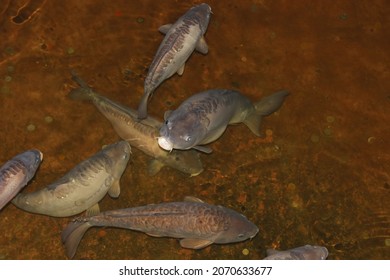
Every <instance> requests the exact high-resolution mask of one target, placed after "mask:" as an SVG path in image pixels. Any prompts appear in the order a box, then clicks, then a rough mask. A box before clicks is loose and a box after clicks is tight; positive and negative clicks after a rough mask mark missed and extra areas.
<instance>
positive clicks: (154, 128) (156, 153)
mask: <svg viewBox="0 0 390 280" xmlns="http://www.w3.org/2000/svg"><path fill="white" fill-rule="evenodd" d="M73 79H74V80H75V81H76V82H77V83H78V84H79V85H80V86H81V87H80V88H76V89H74V90H72V91H71V92H70V97H71V98H73V99H87V100H91V101H92V102H93V104H94V105H95V106H96V108H97V109H98V110H99V111H100V112H101V113H102V114H103V115H104V116H105V117H106V118H107V119H108V120H109V121H110V123H111V125H112V126H113V128H114V130H115V131H116V133H117V134H118V135H119V136H120V137H121V138H122V139H123V140H126V141H128V142H129V143H130V145H131V146H132V147H135V148H137V149H139V150H141V151H143V152H144V153H146V154H147V155H149V156H151V157H153V160H152V161H151V163H150V165H149V167H148V173H149V174H150V175H154V174H156V173H157V172H159V171H160V169H161V168H162V167H163V166H170V167H172V168H174V169H176V170H179V171H181V172H184V173H186V174H190V175H191V176H196V175H198V174H200V173H201V172H202V171H203V165H202V162H201V161H200V157H199V153H197V152H196V151H172V152H171V153H169V152H167V151H165V150H163V149H161V148H160V147H159V145H158V143H157V137H158V130H159V128H160V127H161V126H162V123H161V122H160V121H158V120H156V119H154V118H152V117H150V116H148V117H147V118H146V119H143V120H141V121H140V120H138V119H137V112H136V111H135V110H132V109H130V108H128V107H125V106H122V105H120V104H118V103H115V102H113V101H111V100H109V99H108V98H105V97H103V96H101V95H99V94H97V93H96V92H94V91H93V90H92V89H91V88H90V87H88V85H87V84H86V83H85V82H84V81H83V80H81V79H80V78H79V77H78V76H76V74H75V73H73Z"/></svg>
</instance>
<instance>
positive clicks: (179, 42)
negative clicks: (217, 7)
mask: <svg viewBox="0 0 390 280" xmlns="http://www.w3.org/2000/svg"><path fill="white" fill-rule="evenodd" d="M210 14H211V8H210V6H209V5H207V4H206V3H203V4H200V5H198V6H195V7H192V8H191V9H190V10H188V11H187V12H186V13H185V14H184V15H183V16H181V17H180V18H179V19H178V20H177V21H176V22H175V23H174V24H167V25H163V26H161V27H160V29H159V30H160V32H162V33H164V34H166V35H165V37H164V40H163V41H162V42H161V44H160V47H159V48H158V50H157V53H156V55H155V57H154V59H153V61H152V63H151V65H150V67H149V71H148V74H147V76H146V78H145V85H144V95H143V96H142V99H141V102H140V104H139V107H138V119H144V118H146V116H147V103H148V99H149V97H150V96H151V95H152V94H153V92H154V90H155V89H156V88H157V87H158V86H159V85H160V84H161V83H162V82H163V81H164V80H166V79H168V78H170V77H171V76H172V75H174V74H175V73H178V74H179V75H182V74H183V71H184V64H185V62H186V61H187V59H188V58H189V57H190V55H191V54H192V52H193V51H194V50H195V49H196V50H197V51H199V52H200V53H203V54H207V52H208V46H207V44H206V41H205V40H204V37H203V35H204V34H205V32H206V30H207V26H208V24H209V20H210Z"/></svg>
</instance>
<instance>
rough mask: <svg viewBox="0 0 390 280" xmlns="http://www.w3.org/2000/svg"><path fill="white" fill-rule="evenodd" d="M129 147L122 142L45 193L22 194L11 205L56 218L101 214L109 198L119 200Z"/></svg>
mask: <svg viewBox="0 0 390 280" xmlns="http://www.w3.org/2000/svg"><path fill="white" fill-rule="evenodd" d="M130 152H131V150H130V145H129V143H127V142H126V141H120V142H118V143H115V144H111V145H108V146H106V147H105V148H103V149H102V150H101V151H99V152H98V153H96V154H95V155H93V156H92V157H90V158H88V159H86V160H84V161H83V162H81V163H79V164H78V165H77V166H76V167H74V168H73V169H72V170H70V171H69V172H68V173H67V174H66V175H64V176H63V177H62V178H60V179H59V180H57V181H56V182H55V183H53V184H51V185H49V186H47V187H46V188H44V189H41V190H38V191H35V192H30V193H20V194H18V195H17V196H16V197H15V198H14V199H13V200H12V203H13V204H14V205H15V206H17V207H18V208H20V209H23V210H25V211H28V212H31V213H36V214H43V215H48V216H53V217H69V216H73V215H76V214H79V213H81V212H83V211H85V210H87V215H95V214H97V213H99V205H98V202H99V201H100V200H102V199H103V197H104V196H105V195H106V193H107V192H108V194H109V195H110V196H111V197H118V196H119V193H120V186H119V180H120V178H121V176H122V173H123V171H124V170H125V168H126V166H127V162H128V161H129V158H130Z"/></svg>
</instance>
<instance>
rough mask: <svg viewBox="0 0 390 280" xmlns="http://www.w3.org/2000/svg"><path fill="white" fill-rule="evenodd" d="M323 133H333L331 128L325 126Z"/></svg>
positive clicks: (329, 134) (327, 134) (328, 134)
mask: <svg viewBox="0 0 390 280" xmlns="http://www.w3.org/2000/svg"><path fill="white" fill-rule="evenodd" d="M324 134H325V135H326V136H331V135H332V134H333V131H332V129H331V128H329V127H327V128H325V129H324Z"/></svg>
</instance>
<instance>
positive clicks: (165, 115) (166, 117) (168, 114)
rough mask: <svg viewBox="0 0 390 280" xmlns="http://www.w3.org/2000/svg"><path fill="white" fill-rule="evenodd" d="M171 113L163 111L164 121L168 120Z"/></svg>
mask: <svg viewBox="0 0 390 280" xmlns="http://www.w3.org/2000/svg"><path fill="white" fill-rule="evenodd" d="M171 113H172V110H168V111H165V113H164V121H166V120H167V119H168V118H169V116H170V115H171Z"/></svg>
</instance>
